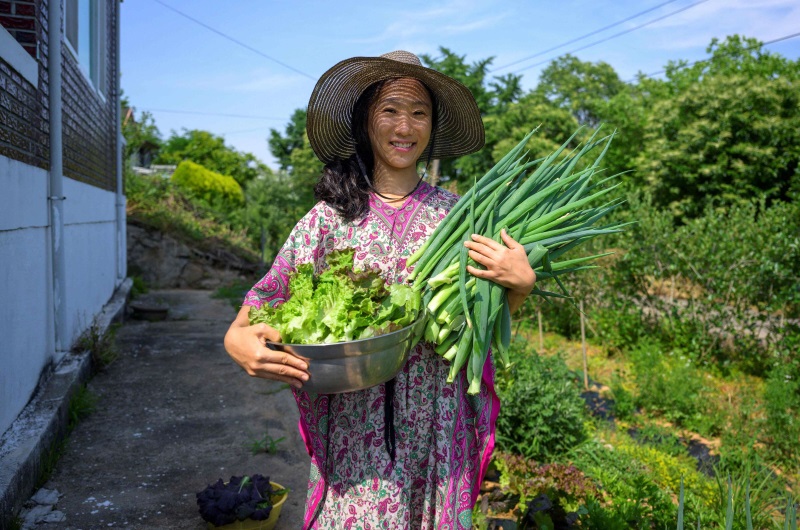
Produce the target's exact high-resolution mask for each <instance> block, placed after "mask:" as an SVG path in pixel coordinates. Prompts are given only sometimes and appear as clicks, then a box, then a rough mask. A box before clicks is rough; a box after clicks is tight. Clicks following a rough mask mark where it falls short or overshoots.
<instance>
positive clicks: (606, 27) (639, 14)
mask: <svg viewBox="0 0 800 530" xmlns="http://www.w3.org/2000/svg"><path fill="white" fill-rule="evenodd" d="M677 1H678V0H668V1H667V2H664V3H661V4H658V5H657V6H655V7H651V8H650V9H646V10H644V11H640V12H639V13H636V14H635V15H631V16H629V17H628V18H624V19H622V20H620V21H618V22H614V23H613V24H609V25H608V26H604V27H602V28H600V29H596V30H594V31H592V32H589V33H586V34H585V35H581V36H580V37H575V38H574V39H572V40H568V41H566V42H562V43H561V44H558V45H556V46H553V47H552V48H548V49H546V50H543V51H540V52H538V53H534V54H533V55H529V56H527V57H523V58H522V59H518V60H516V61H514V62H511V63H508V64H504V65H503V66H498V67H497V68H494V69H493V70H489V71H490V72H496V71H498V70H502V69H504V68H508V67H509V66H514V65H515V64H519V63H522V62H525V61H527V60H529V59H533V58H534V57H539V56H540V55H544V54H545V53H549V52H552V51H554V50H557V49H559V48H563V47H564V46H567V45H568V44H572V43H574V42H578V41H579V40H583V39H585V38H587V37H591V36H592V35H596V34H598V33H601V32H603V31H605V30H607V29H611V28H613V27H616V26H619V25H620V24H624V23H625V22H628V21H629V20H633V19H634V18H637V17H640V16H642V15H646V14H647V13H650V12H651V11H655V10H656V9H658V8H660V7H663V6H665V5H667V4H671V3H673V2H677Z"/></svg>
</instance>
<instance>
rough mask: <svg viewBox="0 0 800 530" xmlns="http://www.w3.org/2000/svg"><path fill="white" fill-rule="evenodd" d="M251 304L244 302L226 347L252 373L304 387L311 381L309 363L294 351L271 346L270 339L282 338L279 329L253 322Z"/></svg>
mask: <svg viewBox="0 0 800 530" xmlns="http://www.w3.org/2000/svg"><path fill="white" fill-rule="evenodd" d="M249 313H250V306H243V307H242V309H241V310H240V311H239V314H238V315H236V319H235V320H234V321H233V323H232V324H231V327H230V328H228V332H227V333H226V334H225V350H227V352H228V355H230V356H231V358H232V359H233V360H234V361H236V364H238V365H239V366H241V367H242V368H244V371H245V372H247V373H248V374H249V375H251V376H253V377H261V378H263V379H271V380H273V381H282V382H284V383H288V384H290V385H292V386H293V387H295V388H302V387H303V383H304V382H305V381H308V377H309V374H308V371H307V370H308V364H307V363H306V362H305V361H304V360H303V359H301V358H299V357H296V356H294V355H292V354H291V353H286V352H279V351H274V350H270V349H269V348H267V347H266V345H265V342H266V341H267V340H270V341H273V342H280V340H281V336H280V333H278V331H277V330H276V329H275V328H272V327H270V326H268V325H266V324H256V325H255V326H251V325H250V318H249Z"/></svg>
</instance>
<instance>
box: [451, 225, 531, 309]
mask: <svg viewBox="0 0 800 530" xmlns="http://www.w3.org/2000/svg"><path fill="white" fill-rule="evenodd" d="M500 237H501V238H502V240H503V243H505V245H503V244H502V243H498V242H497V241H494V240H493V239H490V238H488V237H483V236H481V235H478V234H473V235H472V241H465V242H464V246H466V247H467V248H468V249H469V257H470V258H472V259H473V260H474V261H475V263H478V264H479V265H483V266H484V267H486V268H485V269H478V268H475V267H472V266H470V265H468V266H467V271H468V272H469V273H470V274H472V275H473V276H476V277H478V278H485V279H487V280H492V281H493V282H495V283H497V284H500V285H502V286H503V287H505V288H506V289H508V290H507V291H506V294H507V295H508V307H509V309H510V310H511V312H512V313H514V312H515V311H516V310H517V309H519V308H520V307H521V306H522V304H523V302H525V298H526V297H527V296H528V295H529V294H530V292H531V291H532V290H533V285H534V284H535V283H536V273H535V272H534V271H533V269H532V268H531V265H530V263H528V255H527V254H526V253H525V248H524V247H523V246H522V245H520V244H519V243H517V242H516V241H514V239H513V238H512V237H511V236H510V235H508V234H507V233H506V231H505V230H501V231H500Z"/></svg>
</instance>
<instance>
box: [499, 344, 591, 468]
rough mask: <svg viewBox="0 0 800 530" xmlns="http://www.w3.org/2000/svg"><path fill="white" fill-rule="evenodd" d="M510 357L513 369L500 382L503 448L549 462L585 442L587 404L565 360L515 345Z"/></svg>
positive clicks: (500, 445)
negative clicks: (553, 457) (549, 458)
mask: <svg viewBox="0 0 800 530" xmlns="http://www.w3.org/2000/svg"><path fill="white" fill-rule="evenodd" d="M511 356H512V357H511V359H512V362H514V366H513V367H512V368H511V369H509V370H508V371H507V372H506V373H502V374H500V376H499V377H498V385H497V388H498V394H499V396H500V402H501V403H502V408H501V410H500V415H499V416H498V418H497V444H498V448H500V449H502V450H504V451H508V452H513V453H517V454H520V455H523V456H525V457H527V458H531V459H534V460H544V459H546V458H548V457H552V456H554V455H558V454H562V453H564V452H565V451H567V450H569V449H570V448H572V447H574V446H575V445H577V444H578V443H580V442H581V441H583V440H584V439H585V438H586V432H585V428H584V421H585V420H586V418H587V415H586V409H585V403H584V401H583V399H582V398H581V395H580V387H579V384H578V381H577V378H576V377H575V375H574V374H573V373H572V372H570V370H569V369H568V368H567V365H566V364H565V363H564V360H563V359H562V358H560V357H544V356H540V355H538V354H536V353H535V352H534V351H533V350H532V349H528V348H519V347H518V346H516V345H515V346H512V351H511Z"/></svg>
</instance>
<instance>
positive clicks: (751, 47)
mask: <svg viewBox="0 0 800 530" xmlns="http://www.w3.org/2000/svg"><path fill="white" fill-rule="evenodd" d="M796 37H800V32H797V33H792V34H791V35H784V36H783V37H778V38H777V39H772V40H768V41H764V42H759V43H758V44H756V45H754V46H748V47H747V48H744V51H746V52H747V51H750V50H754V49H756V48H760V47H762V46H767V45H769V44H775V43H776V42H780V41H783V40H789V39H794V38H796ZM723 55H730V54H729V53H727V54H723ZM712 59H713V57H708V58H706V59H699V60H697V61H694V62H691V63H687V64H684V65H679V66H677V69H683V68H691V67H692V66H694V65H696V64H699V63H706V62H708V61H710V60H712ZM666 72H667V71H666V70H659V71H658V72H653V73H652V74H647V75H641V76H636V77H635V78H633V79H630V80H629V81H628V82H629V83H633V82H634V81H636V80H638V79H644V78H647V77H654V76H657V75H661V74H664V73H666Z"/></svg>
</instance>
